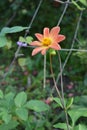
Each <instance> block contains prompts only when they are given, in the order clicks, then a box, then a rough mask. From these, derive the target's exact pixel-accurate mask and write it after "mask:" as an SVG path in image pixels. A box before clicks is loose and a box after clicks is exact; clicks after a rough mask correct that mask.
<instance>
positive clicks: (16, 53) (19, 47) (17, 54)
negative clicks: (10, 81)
mask: <svg viewBox="0 0 87 130" xmlns="http://www.w3.org/2000/svg"><path fill="white" fill-rule="evenodd" d="M42 1H43V0H40V2H39V4H38V6H37V8H36V10H35V13H34V15H33V17H32V19H31V22H30V23H29V25H28V29H27V30H26V32H25V35H24V38H25V37H26V36H27V34H28V33H29V30H30V28H31V25H32V23H33V21H34V19H35V17H36V15H37V13H38V10H39V8H40V6H41V3H42ZM20 49H21V46H18V48H17V50H16V52H15V56H14V58H13V60H12V62H11V64H10V66H9V68H8V72H9V70H10V69H11V67H12V65H13V64H14V62H15V60H16V59H17V57H18V56H19V52H20ZM8 72H6V73H5V74H4V75H3V78H5V77H6V76H7V75H8Z"/></svg>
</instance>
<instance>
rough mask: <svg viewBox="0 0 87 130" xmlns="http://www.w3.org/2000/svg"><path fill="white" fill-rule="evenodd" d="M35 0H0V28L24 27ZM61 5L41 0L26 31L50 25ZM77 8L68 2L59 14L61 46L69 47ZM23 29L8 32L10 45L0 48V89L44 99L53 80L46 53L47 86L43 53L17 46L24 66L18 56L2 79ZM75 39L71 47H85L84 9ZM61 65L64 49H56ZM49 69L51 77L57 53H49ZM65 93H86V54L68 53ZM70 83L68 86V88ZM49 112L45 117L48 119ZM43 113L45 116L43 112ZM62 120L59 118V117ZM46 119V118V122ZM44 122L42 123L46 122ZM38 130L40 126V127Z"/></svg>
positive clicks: (56, 70) (56, 68) (86, 18)
mask: <svg viewBox="0 0 87 130" xmlns="http://www.w3.org/2000/svg"><path fill="white" fill-rule="evenodd" d="M38 3H39V0H1V1H0V30H1V29H2V28H3V27H12V26H17V25H18V26H24V27H27V26H28V25H29V23H30V21H31V19H32V17H33V15H34V12H35V9H36V8H37V5H38ZM63 9H64V4H63V5H62V4H60V3H58V2H54V1H53V0H44V1H43V3H42V5H41V7H40V10H39V12H38V14H37V16H36V18H35V20H34V22H33V24H32V26H31V28H30V31H29V34H28V35H30V36H32V37H33V38H35V37H34V33H36V32H39V33H42V30H43V28H44V27H49V28H52V27H54V26H56V25H57V23H58V20H59V18H60V16H61V14H62V12H63ZM79 15H80V10H78V8H77V7H76V6H75V5H73V4H71V5H69V7H68V9H67V11H66V13H65V16H64V17H63V19H62V21H61V23H60V27H61V31H60V33H61V34H64V35H65V36H66V40H65V41H63V42H62V43H60V45H61V47H62V48H70V47H71V43H72V40H73V36H74V33H75V29H76V25H77V21H78V19H79ZM24 34H25V31H23V32H21V33H15V34H8V35H7V38H8V39H9V40H10V42H11V47H10V48H9V49H8V47H7V46H5V47H3V48H0V77H1V78H0V82H1V83H0V84H1V88H2V89H3V90H5V91H6V92H8V91H14V92H18V91H21V90H25V91H26V92H27V93H28V95H29V99H32V98H34V99H45V98H47V97H49V96H50V95H51V89H50V88H52V86H53V81H52V78H51V73H50V64H49V55H47V85H46V86H47V88H46V89H45V90H43V89H42V87H43V84H42V83H43V56H41V55H40V54H38V55H36V56H35V57H32V56H31V52H32V48H21V51H20V52H21V53H23V54H24V56H23V57H26V58H27V65H26V66H24V67H20V65H19V64H18V58H17V60H16V61H15V63H14V64H13V67H12V69H11V70H10V72H9V74H8V75H7V77H6V78H5V79H3V78H2V77H3V75H4V73H5V72H7V71H8V67H9V65H10V64H11V62H12V59H13V58H14V54H15V52H16V50H17V44H16V42H17V41H18V39H19V36H24ZM77 38H78V39H79V43H78V42H77V41H75V44H74V48H76V49H85V50H86V49H87V10H84V11H83V16H82V19H81V23H80V28H79V32H78V36H77ZM60 54H61V59H62V64H63V63H64V61H65V59H66V56H67V54H68V52H63V51H60ZM53 70H54V73H55V77H57V75H58V73H59V62H58V56H57V55H56V56H53ZM63 77H64V91H65V96H66V97H69V96H70V94H71V96H81V95H86V94H87V53H86V52H72V54H71V56H70V58H69V60H68V62H67V64H66V66H65V69H64V71H63ZM69 85H71V88H69ZM54 114H55V112H54V113H52V114H51V115H50V117H49V115H47V116H48V120H50V121H52V123H54V122H55V120H53V119H52V116H53V115H54ZM45 116H46V115H45ZM61 120H63V119H61ZM47 122H48V121H47ZM47 122H46V123H47ZM45 127H46V128H49V130H51V125H50V123H49V122H48V124H45ZM41 130H42V129H41Z"/></svg>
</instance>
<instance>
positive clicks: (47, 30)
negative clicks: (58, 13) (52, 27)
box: [43, 28, 49, 37]
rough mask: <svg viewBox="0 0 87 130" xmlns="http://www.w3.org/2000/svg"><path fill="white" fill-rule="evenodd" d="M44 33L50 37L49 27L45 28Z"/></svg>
mask: <svg viewBox="0 0 87 130" xmlns="http://www.w3.org/2000/svg"><path fill="white" fill-rule="evenodd" d="M43 34H44V37H49V28H44V31H43Z"/></svg>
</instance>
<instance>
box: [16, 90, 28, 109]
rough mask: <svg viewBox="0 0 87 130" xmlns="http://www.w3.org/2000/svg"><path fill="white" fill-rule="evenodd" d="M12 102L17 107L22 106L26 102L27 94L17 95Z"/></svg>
mask: <svg viewBox="0 0 87 130" xmlns="http://www.w3.org/2000/svg"><path fill="white" fill-rule="evenodd" d="M14 101H15V105H16V106H17V107H21V106H23V105H24V104H25V103H26V101H27V94H26V93H25V92H20V93H18V94H17V96H16V97H15V99H14Z"/></svg>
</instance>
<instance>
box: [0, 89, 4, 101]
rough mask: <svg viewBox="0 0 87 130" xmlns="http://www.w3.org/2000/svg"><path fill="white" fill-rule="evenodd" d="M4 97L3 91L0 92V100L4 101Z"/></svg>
mask: <svg viewBox="0 0 87 130" xmlns="http://www.w3.org/2000/svg"><path fill="white" fill-rule="evenodd" d="M3 97H4V94H3V91H2V90H0V98H1V99H2V98H3Z"/></svg>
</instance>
